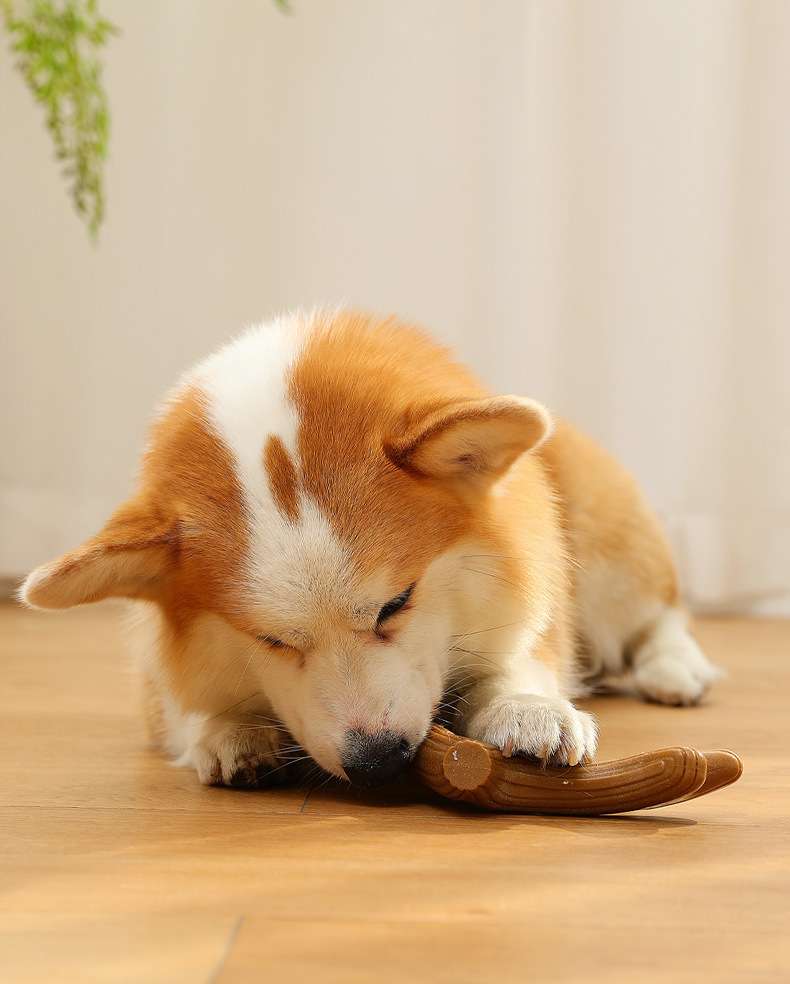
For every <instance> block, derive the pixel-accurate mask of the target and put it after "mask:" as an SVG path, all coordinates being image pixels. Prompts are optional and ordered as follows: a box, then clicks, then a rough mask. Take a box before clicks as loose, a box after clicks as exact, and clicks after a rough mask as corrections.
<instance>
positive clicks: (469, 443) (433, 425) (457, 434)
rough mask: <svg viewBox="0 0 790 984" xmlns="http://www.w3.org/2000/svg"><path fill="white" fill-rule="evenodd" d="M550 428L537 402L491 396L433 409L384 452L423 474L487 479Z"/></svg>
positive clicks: (502, 470) (538, 441)
mask: <svg viewBox="0 0 790 984" xmlns="http://www.w3.org/2000/svg"><path fill="white" fill-rule="evenodd" d="M551 430H552V420H551V416H550V415H549V412H548V410H546V408H545V407H543V406H541V404H540V403H536V402H535V401H534V400H527V399H524V398H523V397H520V396H495V397H492V398H490V399H487V400H471V401H469V402H467V403H460V404H454V405H452V406H450V407H446V408H444V409H442V410H439V411H435V412H434V413H432V414H430V415H429V416H428V417H426V418H424V419H423V420H421V421H420V422H419V424H417V425H416V426H415V427H414V428H413V429H412V430H411V431H409V432H408V433H407V434H405V435H404V436H403V437H401V438H398V439H397V440H394V441H391V442H389V443H388V444H387V446H386V450H387V453H388V454H389V456H390V458H391V459H392V460H393V461H394V462H395V463H396V464H398V465H400V467H402V468H407V469H409V470H412V471H416V472H418V473H420V474H422V475H428V476H430V477H432V478H446V479H452V478H456V479H470V480H477V481H478V482H480V481H481V480H482V481H483V482H484V483H489V482H492V481H495V480H496V479H497V478H499V477H500V476H501V475H504V473H505V472H506V471H507V470H508V468H510V466H511V465H512V464H513V462H514V461H515V460H516V458H518V457H519V456H520V455H522V454H524V453H525V452H527V451H532V450H534V449H535V448H537V447H538V446H539V445H540V444H542V443H543V441H545V440H546V438H547V437H548V436H549V435H550V434H551Z"/></svg>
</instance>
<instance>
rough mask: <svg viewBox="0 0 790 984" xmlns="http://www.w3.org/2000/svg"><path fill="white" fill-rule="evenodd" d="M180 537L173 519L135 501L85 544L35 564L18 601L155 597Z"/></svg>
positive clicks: (58, 603)
mask: <svg viewBox="0 0 790 984" xmlns="http://www.w3.org/2000/svg"><path fill="white" fill-rule="evenodd" d="M176 539H177V536H176V531H175V528H174V526H173V524H171V523H168V522H167V521H165V520H164V519H163V518H162V517H161V516H158V515H157V514H156V513H155V511H154V510H152V509H151V508H150V507H149V506H147V505H146V504H145V503H143V502H140V501H137V500H133V501H132V502H129V503H127V504H126V505H124V506H121V508H120V509H119V510H118V511H117V512H116V513H115V514H114V515H113V516H112V518H111V519H110V520H109V522H108V523H107V525H106V526H105V527H104V529H103V530H102V531H101V533H98V534H97V535H96V536H94V537H92V538H91V539H90V540H87V541H86V542H85V543H84V544H83V545H82V546H81V547H78V548H77V549H76V550H72V551H71V552H70V553H67V554H65V555H64V556H63V557H60V558H59V559H58V560H55V561H52V562H51V563H49V564H43V565H42V566H41V567H37V568H36V570H34V571H33V573H32V574H30V575H28V577H27V579H26V580H25V582H24V583H23V585H22V587H21V588H20V590H19V600H20V601H22V602H23V603H24V604H26V605H29V606H30V607H31V608H71V607H72V606H73V605H82V604H85V603H86V602H91V601H101V600H102V599H103V598H148V599H151V598H155V597H156V596H157V594H158V591H159V585H160V583H161V580H162V577H163V575H164V574H165V572H166V570H167V569H168V567H169V565H170V562H171V557H172V554H173V551H174V548H175V546H176Z"/></svg>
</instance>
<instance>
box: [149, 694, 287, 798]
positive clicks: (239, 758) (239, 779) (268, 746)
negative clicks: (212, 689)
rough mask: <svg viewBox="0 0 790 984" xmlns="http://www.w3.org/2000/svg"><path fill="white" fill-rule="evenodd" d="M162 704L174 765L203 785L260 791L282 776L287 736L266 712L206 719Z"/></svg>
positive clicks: (284, 766)
mask: <svg viewBox="0 0 790 984" xmlns="http://www.w3.org/2000/svg"><path fill="white" fill-rule="evenodd" d="M165 706H166V715H165V716H166V719H167V724H168V738H169V744H170V749H171V751H172V752H173V753H174V754H175V755H176V757H177V764H178V765H189V766H192V767H193V768H194V769H195V771H196V772H197V774H198V778H199V779H200V781H201V782H202V783H203V784H204V785H206V786H236V787H241V788H247V789H262V788H265V787H267V786H273V785H277V784H278V783H280V782H284V781H285V779H286V778H287V777H286V773H287V766H288V763H289V758H291V757H292V756H291V755H290V753H291V750H292V749H291V748H290V747H289V744H288V742H289V741H290V739H289V738H288V736H287V733H286V732H285V729H284V728H282V726H281V725H279V724H278V723H277V722H276V721H275V720H274V719H273V718H271V717H270V716H269V714H255V713H248V714H245V715H243V716H242V717H240V718H234V719H228V718H211V717H206V715H202V714H188V713H187V714H184V713H180V712H178V711H177V710H176V709H175V708H174V706H173V705H172V702H170V701H167V702H166V704H165Z"/></svg>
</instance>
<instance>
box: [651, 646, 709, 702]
mask: <svg viewBox="0 0 790 984" xmlns="http://www.w3.org/2000/svg"><path fill="white" fill-rule="evenodd" d="M720 675H721V674H720V673H719V671H718V670H717V669H716V667H715V666H712V665H711V664H710V663H708V661H707V660H704V661H702V662H696V661H695V662H693V663H690V662H689V661H687V660H685V659H682V658H680V657H679V656H675V655H673V654H672V653H666V654H659V655H657V656H656V657H655V658H653V659H651V660H648V661H647V662H645V663H642V664H641V665H640V666H638V667H637V668H636V669H635V670H634V684H635V685H636V688H637V690H638V691H639V693H640V694H641V695H642V696H643V697H645V698H646V699H647V700H654V701H656V702H658V703H659V704H673V705H675V706H676V707H681V706H684V707H689V706H691V705H692V704H697V703H699V701H700V700H701V699H702V697H703V696H704V694H705V691H706V690H707V689H708V687H709V686H710V685H711V684H712V683H713V681H714V680H716V679H718V677H719V676H720Z"/></svg>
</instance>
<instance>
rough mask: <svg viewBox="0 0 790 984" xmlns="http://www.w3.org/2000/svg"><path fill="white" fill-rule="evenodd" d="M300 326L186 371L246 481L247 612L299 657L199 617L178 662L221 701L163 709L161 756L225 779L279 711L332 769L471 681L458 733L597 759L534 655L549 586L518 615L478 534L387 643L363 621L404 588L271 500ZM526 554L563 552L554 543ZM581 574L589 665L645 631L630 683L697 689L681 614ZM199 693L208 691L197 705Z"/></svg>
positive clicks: (288, 324)
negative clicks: (191, 665)
mask: <svg viewBox="0 0 790 984" xmlns="http://www.w3.org/2000/svg"><path fill="white" fill-rule="evenodd" d="M308 321H309V319H308ZM304 323H305V320H304V319H301V318H299V317H297V316H289V317H284V318H280V319H278V320H277V321H275V322H273V323H272V324H270V325H265V326H258V327H256V328H253V329H251V330H249V331H248V332H247V333H246V334H244V335H242V336H241V337H240V338H239V339H237V340H236V341H234V342H233V343H231V344H230V345H229V346H227V347H226V348H224V349H222V350H221V351H220V352H218V353H216V354H215V355H213V356H211V357H210V358H209V359H207V360H206V361H205V362H204V363H202V364H201V365H200V366H198V367H197V369H196V370H195V371H194V372H193V373H191V374H190V376H189V377H187V381H188V382H189V383H191V384H193V385H197V386H199V387H200V388H201V390H202V391H203V393H204V394H205V397H206V404H207V409H208V413H209V416H210V420H211V424H212V426H213V428H214V430H215V432H216V434H217V436H218V437H219V438H220V439H221V440H222V441H223V443H224V444H225V445H226V447H227V449H228V451H229V453H230V455H231V457H232V460H233V462H234V467H235V470H236V475H237V478H238V481H239V485H240V487H241V489H242V492H243V498H244V506H245V511H246V515H247V520H248V523H249V527H250V532H251V537H250V552H249V556H248V557H247V558H244V562H243V564H242V567H241V570H240V575H241V577H242V578H243V580H244V585H243V587H244V588H245V590H246V593H247V596H248V605H247V608H248V609H249V610H251V611H252V612H254V613H256V614H257V616H258V617H259V618H260V632H261V633H262V634H269V635H274V636H277V637H278V638H280V639H283V640H285V641H286V642H288V643H289V644H290V645H292V646H293V647H294V648H296V649H298V650H299V651H300V652H301V653H302V657H303V658H302V659H301V661H300V660H299V659H295V658H294V657H293V655H289V656H283V655H281V654H279V653H278V652H277V651H276V650H274V651H272V650H271V649H269V648H268V647H266V646H264V645H256V644H255V643H254V642H253V641H252V640H251V639H250V638H249V636H246V635H243V634H242V633H240V632H239V631H237V630H236V629H233V628H231V627H230V626H229V625H228V624H226V623H225V622H223V621H222V620H221V619H219V618H217V617H214V616H206V617H205V618H202V619H200V620H198V623H197V625H196V626H195V629H194V631H193V633H192V636H191V638H190V640H189V641H188V643H187V645H188V647H189V649H190V653H189V658H190V659H191V660H194V661H195V664H196V665H201V666H202V667H203V669H204V673H203V676H202V679H203V680H204V681H205V679H206V672H207V670H208V669H210V671H211V673H210V678H211V680H212V684H211V687H212V690H211V694H212V700H213V701H214V706H212V707H210V708H208V707H205V706H201V707H198V706H184V707H178V706H176V705H175V702H174V701H172V700H170V701H169V703H168V701H167V700H166V701H165V702H164V717H165V725H166V728H167V730H168V734H169V741H170V749H171V752H172V753H173V754H174V755H175V756H177V757H179V760H180V761H181V762H182V763H189V764H191V765H192V766H193V767H195V768H196V770H197V771H198V774H199V776H200V778H201V780H202V781H204V782H216V781H221V782H229V781H231V779H232V778H233V775H234V773H235V770H236V769H237V768H239V767H240V764H242V763H243V764H246V765H247V766H252V767H254V766H255V765H256V764H260V763H271V764H272V765H273V764H274V763H275V762H276V760H277V751H278V743H279V733H278V732H276V731H274V730H266V728H262V727H257V730H256V729H255V728H251V727H250V725H251V724H252V723H254V722H256V721H259V720H269V719H270V716H272V715H274V716H276V717H277V718H278V719H279V720H281V721H283V722H284V723H285V724H286V725H287V727H288V730H289V731H290V732H291V734H292V735H293V736H294V737H295V738H296V740H297V741H298V742H299V743H300V744H301V745H302V746H303V747H304V748H305V750H306V751H307V752H309V754H310V755H311V756H312V757H313V758H314V759H315V760H316V761H317V762H318V763H319V764H320V765H322V766H323V767H324V768H325V769H326V770H327V771H329V772H332V773H334V774H336V775H340V776H342V775H343V774H344V772H343V765H342V750H343V743H344V738H345V735H346V733H347V732H348V731H349V730H353V729H360V730H363V731H366V732H369V733H374V732H376V731H378V730H384V729H386V730H391V731H393V732H395V733H397V734H398V735H402V736H404V737H406V738H407V740H408V741H409V743H410V745H411V746H412V747H416V746H417V744H418V743H419V742H420V741H421V740H422V738H423V737H424V736H425V733H426V731H427V729H428V727H429V725H430V723H431V720H432V718H433V716H434V713H435V711H436V707H437V705H438V703H439V701H440V699H441V697H442V693H443V691H444V688H445V686H446V685H447V683H448V682H450V683H451V684H456V685H458V687H459V689H460V690H462V691H464V692H465V696H464V712H463V715H462V727H463V728H464V730H465V731H466V732H467V733H468V734H470V735H472V736H473V737H478V738H481V739H483V740H485V741H489V742H491V743H493V744H496V745H498V746H499V747H501V748H503V749H505V750H506V751H507V752H522V753H526V754H529V755H535V756H539V757H542V758H544V759H551V760H553V761H556V762H560V763H563V764H565V763H568V764H573V763H575V762H578V761H580V760H582V759H583V758H585V757H592V756H593V755H594V752H595V747H596V741H597V733H596V727H595V723H594V721H593V719H592V718H591V717H590V716H589V715H588V714H585V713H584V712H582V711H579V710H577V709H576V708H575V707H573V705H572V704H570V703H569V701H568V700H567V699H566V698H567V697H568V695H569V683H570V682H569V681H566V680H559V679H558V678H557V676H556V674H555V673H554V672H553V671H552V670H551V669H549V668H548V667H546V666H545V665H544V664H543V663H542V662H541V661H540V660H539V659H537V658H533V654H534V653H535V651H536V647H538V646H539V645H540V644H541V641H542V638H543V635H544V633H545V632H546V631H547V629H548V627H549V625H550V623H551V618H552V612H553V606H554V604H555V597H554V593H553V590H552V588H551V586H550V584H549V583H548V582H547V584H546V585H545V586H544V590H543V591H533V592H532V593H531V608H529V609H528V608H527V606H526V601H525V599H523V598H521V597H519V596H518V593H517V592H514V591H513V590H512V589H511V588H508V587H506V586H504V584H503V581H502V578H501V577H500V576H499V575H498V574H497V572H496V559H495V558H494V559H493V566H492V567H491V570H488V569H487V568H486V563H487V559H486V556H485V555H486V547H485V546H484V545H479V544H474V543H468V542H467V543H462V544H458V545H456V546H455V547H453V548H452V549H451V550H449V551H447V552H446V553H445V554H443V555H442V556H440V557H439V558H437V559H436V560H435V561H434V563H433V564H431V565H430V567H429V568H428V570H427V571H426V572H425V573H424V575H423V576H422V578H421V579H420V584H419V588H418V602H419V603H418V604H416V605H415V607H414V610H413V611H412V612H411V613H410V614H409V616H408V619H407V620H405V621H404V623H403V625H402V628H401V629H400V630H399V631H398V633H397V634H396V636H395V638H394V640H393V641H391V642H389V643H387V644H384V643H382V642H381V641H380V640H378V639H376V638H375V637H374V636H373V635H372V633H371V631H370V630H371V628H372V626H373V623H374V622H375V616H376V613H377V611H378V608H379V607H380V606H381V605H382V604H384V602H386V601H387V600H388V599H389V598H390V597H393V596H394V595H396V594H398V593H399V592H400V591H402V590H403V588H405V587H406V585H403V584H397V583H395V582H394V581H393V580H392V577H391V574H390V572H388V571H387V570H386V569H384V570H380V571H378V572H376V574H374V575H373V576H371V577H368V578H366V579H364V580H363V579H361V578H360V577H359V576H358V575H357V574H355V572H354V568H353V565H352V562H351V557H350V555H349V551H348V549H347V548H346V546H345V545H344V544H343V543H342V542H341V541H340V540H339V539H338V537H337V535H336V534H335V532H334V530H333V529H332V526H331V523H330V521H329V519H328V517H326V516H324V515H323V514H322V513H321V511H320V509H319V508H318V505H317V504H316V503H315V502H314V501H312V500H311V499H310V498H308V497H307V496H306V495H305V494H304V493H301V494H300V499H299V515H298V519H297V520H296V521H291V520H289V519H287V518H286V517H284V516H283V515H282V514H281V513H280V511H279V510H278V508H277V505H276V503H275V502H274V500H273V497H272V494H271V491H270V489H269V485H268V479H267V475H266V471H265V468H264V465H263V450H264V447H265V444H266V441H267V439H268V438H269V436H271V435H276V436H277V437H278V438H279V439H280V440H281V441H282V443H283V444H284V446H285V447H286V448H287V450H288V452H289V454H290V455H291V457H292V458H293V460H294V462H295V463H296V466H297V469H298V467H299V461H298V441H297V436H298V428H299V419H298V414H297V412H296V408H295V407H294V406H293V404H292V403H291V401H290V399H289V394H288V376H289V370H290V367H291V366H292V365H293V363H294V361H295V359H296V358H297V356H298V353H299V349H300V345H301V340H302V338H303V327H302V326H303V324H304ZM507 481H508V479H507V477H506V478H505V479H504V481H503V483H502V489H504V488H505V486H506V483H507ZM500 491H501V490H500ZM530 549H534V550H538V549H542V550H544V551H548V552H549V555H552V553H555V554H556V555H557V557H558V558H560V557H561V554H562V546H561V544H559V543H558V542H557V541H553V540H552V541H549V540H547V541H546V542H545V543H543V544H542V545H540V544H530ZM557 562H558V563H559V562H560V560H558V561H557ZM577 584H578V603H579V616H580V624H581V627H582V630H583V632H584V634H585V635H586V636H587V638H588V639H589V640H590V641H591V643H592V646H593V649H594V652H595V654H596V659H597V665H598V668H600V669H601V670H604V671H606V672H610V673H615V672H619V671H620V670H621V669H622V666H623V650H624V646H625V644H626V642H627V640H628V639H629V638H630V637H632V636H633V635H634V633H635V632H637V631H639V630H641V629H643V628H644V626H645V625H646V624H652V626H653V627H652V630H651V632H650V633H649V635H648V636H647V638H646V641H645V642H644V643H643V645H642V646H641V647H640V649H639V651H638V653H637V654H636V655H635V660H634V673H635V678H636V681H637V685H638V686H639V687H640V689H641V690H642V692H643V693H645V694H646V695H647V696H650V697H653V698H655V699H659V700H667V701H670V702H681V703H688V702H692V701H694V700H696V699H698V697H699V695H700V694H701V693H702V691H703V690H704V688H705V686H707V684H708V683H709V682H710V679H712V674H713V673H714V672H715V671H713V669H712V667H710V664H708V663H707V661H706V660H705V658H704V656H702V654H701V653H700V652H699V650H698V649H697V648H696V645H695V644H694V643H693V640H692V639H691V637H690V636H689V635H688V633H687V632H686V630H685V627H684V625H683V624H682V622H681V620H680V616H678V615H677V614H675V613H670V612H662V609H661V605H660V603H658V602H657V601H655V600H654V599H644V600H640V598H639V592H638V591H635V590H634V587H633V585H631V584H628V583H627V582H626V581H625V579H624V578H623V577H622V576H621V575H620V574H619V573H618V572H617V571H614V570H611V569H609V568H608V567H605V566H603V565H601V567H600V568H599V569H595V570H592V571H585V572H583V573H580V574H579V577H578V579H577ZM149 631H150V630H149ZM151 644H152V646H155V645H156V643H155V642H152V643H151ZM160 672H161V670H154V673H160ZM163 682H164V686H165V689H166V681H163ZM204 696H205V688H204V693H203V694H202V695H198V696H197V697H195V700H196V701H198V700H199V699H200V700H202V699H204ZM188 703H189V702H188V701H187V704H188ZM261 715H262V717H261Z"/></svg>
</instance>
